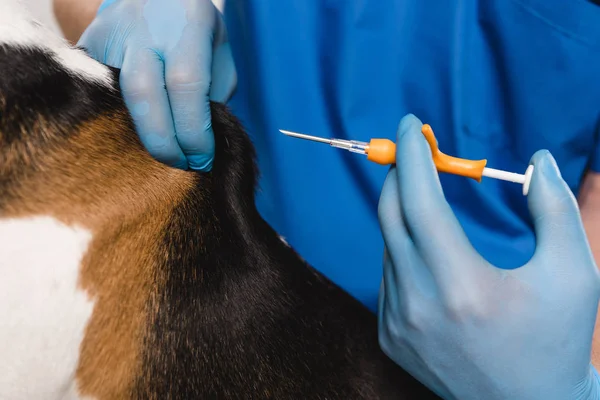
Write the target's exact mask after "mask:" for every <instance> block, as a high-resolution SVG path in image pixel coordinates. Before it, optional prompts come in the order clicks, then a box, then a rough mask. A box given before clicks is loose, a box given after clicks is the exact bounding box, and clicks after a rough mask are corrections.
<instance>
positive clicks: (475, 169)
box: [279, 124, 533, 196]
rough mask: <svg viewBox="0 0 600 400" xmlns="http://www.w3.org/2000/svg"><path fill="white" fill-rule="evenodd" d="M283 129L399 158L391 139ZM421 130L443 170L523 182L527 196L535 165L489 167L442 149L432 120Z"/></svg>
mask: <svg viewBox="0 0 600 400" xmlns="http://www.w3.org/2000/svg"><path fill="white" fill-rule="evenodd" d="M279 131H280V132H281V133H283V134H285V135H288V136H292V137H296V138H300V139H306V140H312V141H315V142H320V143H328V144H329V145H331V146H333V147H337V148H340V149H345V150H348V151H351V152H354V153H359V154H366V155H367V159H368V160H369V161H373V162H375V163H377V164H381V165H390V164H394V163H395V162H396V144H395V143H394V142H392V141H391V140H389V139H371V141H370V142H369V143H366V142H359V141H356V140H345V139H326V138H321V137H317V136H310V135H305V134H302V133H296V132H290V131H285V130H281V129H280V130H279ZM421 132H422V133H423V135H424V136H425V139H427V143H428V144H429V147H430V148H431V154H432V157H433V161H434V163H435V166H436V168H437V170H438V171H439V172H445V173H449V174H454V175H462V176H466V177H469V178H473V179H475V180H476V181H477V182H480V181H481V178H482V177H483V176H486V177H488V178H494V179H500V180H504V181H509V182H515V183H520V184H522V185H523V195H524V196H527V193H528V192H529V184H530V182H531V176H532V174H533V165H530V166H529V167H528V168H527V170H526V171H525V174H517V173H514V172H507V171H502V170H499V169H494V168H488V167H486V164H487V160H467V159H464V158H457V157H452V156H449V155H447V154H444V153H442V152H441V151H440V150H439V149H438V145H437V140H436V139H435V136H434V134H433V130H432V129H431V126H429V125H428V124H425V125H423V128H422V130H421Z"/></svg>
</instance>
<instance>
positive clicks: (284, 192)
mask: <svg viewBox="0 0 600 400" xmlns="http://www.w3.org/2000/svg"><path fill="white" fill-rule="evenodd" d="M225 18H226V24H227V27H228V30H229V35H230V40H231V44H232V48H233V51H234V58H235V62H236V67H237V70H238V74H239V84H238V90H237V92H236V94H235V96H234V98H233V99H232V102H231V107H232V109H233V111H234V112H235V113H236V114H237V115H238V116H239V117H240V118H241V120H242V122H243V123H244V124H245V126H246V127H247V129H248V131H249V133H250V135H251V137H252V139H253V141H254V143H255V145H256V147H257V152H258V159H259V167H260V170H261V173H262V176H261V180H260V191H259V193H258V199H257V202H258V206H259V210H260V212H261V213H262V214H263V216H264V217H265V219H267V220H268V221H269V222H270V223H271V224H272V225H273V226H274V228H275V229H276V230H278V231H279V232H280V234H281V235H282V236H284V237H285V238H286V239H287V241H288V242H289V243H290V244H291V245H292V246H294V247H295V248H296V249H297V250H298V251H299V253H300V254H301V255H302V256H303V257H304V258H305V259H306V260H307V261H308V262H309V263H310V264H312V265H313V266H315V268H317V269H318V270H320V271H321V272H323V273H324V274H325V275H326V276H328V277H329V278H330V279H332V280H333V281H334V282H336V283H337V284H339V285H340V286H341V287H343V288H344V289H346V290H347V291H349V292H350V293H351V294H352V295H354V296H355V297H357V298H358V299H359V300H361V301H362V302H363V303H364V304H366V305H367V306H368V307H369V308H370V309H371V310H375V309H376V304H377V296H378V291H379V287H380V283H381V277H382V257H383V240H382V237H381V233H380V229H379V223H378V219H377V204H378V200H379V195H380V191H381V187H382V184H383V181H384V178H385V175H386V173H387V170H388V168H387V167H383V166H380V165H377V164H373V163H371V162H369V161H367V160H366V158H365V157H364V156H361V155H356V154H353V153H349V152H345V151H342V150H337V149H333V148H330V147H329V146H327V145H323V144H317V143H311V142H307V141H303V140H300V139H292V138H289V137H286V136H284V135H282V134H281V133H279V132H278V129H288V130H292V131H297V132H303V133H308V134H313V135H318V136H325V137H338V138H344V139H356V140H363V141H368V140H369V139H370V138H373V137H378V138H390V139H395V135H396V129H397V126H398V123H399V121H400V119H401V118H402V117H403V116H404V115H405V114H407V113H413V114H415V115H416V116H417V117H419V118H420V119H421V120H422V121H423V122H424V123H429V124H431V125H432V127H433V129H434V132H435V133H436V136H437V138H438V141H439V147H440V149H441V150H442V151H444V152H445V153H447V154H451V155H454V156H458V157H465V158H470V159H481V158H487V159H488V166H490V167H493V168H500V169H504V170H508V171H513V172H519V173H523V172H524V171H525V169H526V167H527V165H528V161H529V159H530V157H531V156H532V155H533V153H534V152H535V151H537V150H539V149H548V150H550V151H551V152H552V153H553V155H554V157H555V158H556V160H557V162H558V165H559V167H560V168H561V171H562V174H563V177H564V178H565V180H566V181H567V182H568V184H569V186H570V187H571V189H572V190H573V192H574V193H575V194H577V193H578V191H579V188H580V183H581V181H582V178H583V176H584V174H585V173H586V171H587V169H589V168H591V169H592V170H595V171H600V144H599V140H598V131H599V125H600V22H599V21H600V6H598V5H595V4H594V3H593V2H592V1H590V0H572V1H565V0H560V1H559V0H556V1H548V0H462V1H459V0H447V1H439V0H353V1H348V0H277V1H267V0H256V1H247V0H227V1H226V9H225ZM441 180H442V185H443V188H444V191H445V193H446V197H447V199H448V201H449V203H450V204H451V205H452V207H453V209H454V211H455V213H456V214H457V217H458V218H459V220H460V222H461V223H462V226H463V227H464V230H465V232H466V234H467V235H468V237H469V238H470V239H471V241H472V243H473V246H474V247H475V248H476V249H477V250H478V251H479V252H480V253H481V254H482V255H483V256H485V257H486V258H487V259H488V260H489V261H490V262H492V263H494V264H495V265H497V266H498V267H501V268H515V267H518V266H520V265H522V264H523V263H525V262H527V261H528V259H529V258H530V257H531V256H532V254H533V251H534V248H535V237H534V233H533V229H532V223H531V220H530V216H529V213H528V209H527V203H526V198H524V197H523V195H522V193H521V190H522V187H521V185H518V184H514V183H508V182H502V181H497V180H492V179H484V180H483V181H482V183H477V182H475V181H473V180H470V179H467V178H463V177H457V176H452V175H441ZM599 206H600V205H599Z"/></svg>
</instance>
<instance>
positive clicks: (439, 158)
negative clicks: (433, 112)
mask: <svg viewBox="0 0 600 400" xmlns="http://www.w3.org/2000/svg"><path fill="white" fill-rule="evenodd" d="M421 132H422V133H423V136H425V140H427V143H428V144H429V148H430V149H431V156H432V158H433V162H434V164H435V167H436V169H437V170H438V172H444V173H448V174H454V175H461V176H466V177H468V178H472V179H475V180H476V181H477V182H481V177H482V174H483V169H484V168H485V166H486V164H487V160H467V159H464V158H458V157H452V156H449V155H447V154H444V153H442V152H441V151H440V149H439V148H438V145H437V140H436V139H435V135H434V134H433V130H432V129H431V126H429V124H425V125H423V128H422V129H421ZM366 153H367V159H368V160H369V161H372V162H374V163H377V164H381V165H390V164H394V163H395V162H396V144H395V143H394V142H392V141H391V140H389V139H371V141H370V142H369V147H368V148H367V149H366Z"/></svg>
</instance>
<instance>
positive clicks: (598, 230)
mask: <svg viewBox="0 0 600 400" xmlns="http://www.w3.org/2000/svg"><path fill="white" fill-rule="evenodd" d="M579 207H580V208H581V217H582V219H583V224H584V226H585V229H586V232H587V235H588V240H589V242H590V247H591V248H592V252H593V254H594V258H595V259H596V264H597V266H599V267H600V173H597V172H589V173H588V174H587V175H586V177H585V179H584V181H583V185H582V188H581V193H580V195H579ZM598 312H599V314H598V317H597V318H596V329H595V331H594V341H593V343H592V362H593V364H594V365H595V366H596V368H599V367H600V309H599V310H598Z"/></svg>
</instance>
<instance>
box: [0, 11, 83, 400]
mask: <svg viewBox="0 0 600 400" xmlns="http://www.w3.org/2000/svg"><path fill="white" fill-rule="evenodd" d="M0 1H4V0H0ZM91 239H92V235H91V233H90V232H89V231H87V230H84V229H80V228H73V227H69V226H66V225H64V224H62V223H60V222H58V221H56V220H55V219H53V218H49V217H35V218H27V219H0V399H11V400H21V399H23V400H25V399H27V400H34V399H44V400H54V399H61V400H63V399H77V398H79V396H78V395H77V390H76V384H75V371H76V368H77V364H78V361H79V348H80V345H81V342H82V340H83V338H84V333H85V328H86V325H87V323H88V321H89V319H90V318H91V316H92V310H93V308H94V304H93V302H92V301H91V300H90V299H89V298H88V296H87V295H86V294H85V292H83V291H82V290H81V289H79V288H78V286H77V283H78V279H79V270H80V263H81V260H82V258H83V256H84V255H85V253H86V251H87V248H88V245H89V243H90V241H91Z"/></svg>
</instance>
